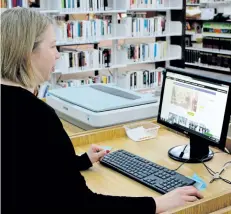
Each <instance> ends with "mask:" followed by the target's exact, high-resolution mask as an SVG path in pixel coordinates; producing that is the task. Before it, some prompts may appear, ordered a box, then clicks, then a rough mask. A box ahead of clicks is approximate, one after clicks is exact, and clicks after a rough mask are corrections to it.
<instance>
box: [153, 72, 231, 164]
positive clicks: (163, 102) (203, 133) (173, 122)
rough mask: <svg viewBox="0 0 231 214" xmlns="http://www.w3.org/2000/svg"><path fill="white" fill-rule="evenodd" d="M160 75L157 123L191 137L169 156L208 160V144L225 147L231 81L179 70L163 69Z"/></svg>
mask: <svg viewBox="0 0 231 214" xmlns="http://www.w3.org/2000/svg"><path fill="white" fill-rule="evenodd" d="M163 76H164V78H163V87H162V91H161V97H160V106H159V112H158V117H157V122H158V123H160V124H163V125H165V126H167V127H169V128H171V129H174V130H176V131H178V132H182V133H184V134H186V135H187V136H189V138H190V144H187V145H180V146H176V147H174V148H171V149H170V150H169V151H168V154H169V157H171V158H173V159H174V160H177V161H181V162H190V163H198V162H201V161H202V160H203V161H208V160H210V159H211V158H212V157H213V152H212V151H211V150H210V149H209V145H211V146H216V147H218V148H220V149H222V150H224V148H225V142H226V137H227V131H228V125H229V120H230V110H231V90H230V89H231V83H230V82H225V81H224V80H222V81H221V80H218V79H212V78H211V77H208V76H202V75H196V74H192V73H188V72H187V71H186V70H184V71H182V70H181V69H179V71H178V70H171V69H166V71H165V72H164V75H163ZM175 143H176V144H177V142H175Z"/></svg>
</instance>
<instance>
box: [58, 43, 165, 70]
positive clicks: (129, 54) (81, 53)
mask: <svg viewBox="0 0 231 214" xmlns="http://www.w3.org/2000/svg"><path fill="white" fill-rule="evenodd" d="M115 54H116V55H117V57H116V59H117V62H115V63H116V64H118V65H120V64H132V63H136V62H151V61H157V60H162V59H166V58H167V57H168V45H167V42H166V41H158V42H155V43H149V44H135V45H134V44H131V45H130V44H126V45H123V46H118V47H117V49H116V51H115ZM111 66H112V50H111V48H105V47H102V48H99V49H89V50H73V51H70V50H69V51H67V50H66V51H65V49H64V51H63V52H60V58H59V60H57V62H56V69H57V70H59V71H61V72H62V73H69V72H81V71H85V70H89V69H90V70H91V69H95V70H97V69H100V68H110V67H111Z"/></svg>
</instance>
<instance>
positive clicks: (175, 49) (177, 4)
mask: <svg viewBox="0 0 231 214" xmlns="http://www.w3.org/2000/svg"><path fill="white" fill-rule="evenodd" d="M111 1H112V8H111V10H107V11H102V10H100V11H97V10H96V11H86V10H84V11H79V10H78V11H77V10H75V9H69V10H67V9H61V8H60V5H59V6H58V8H57V7H55V6H54V5H50V7H47V8H43V9H55V10H58V11H59V13H58V14H60V15H62V14H75V13H77V14H87V13H88V14H110V15H111V16H112V26H113V29H112V35H111V36H109V37H104V38H100V37H99V38H96V37H94V38H90V39H88V40H82V41H80V40H76V39H75V40H68V41H66V40H64V41H58V42H57V45H71V44H73V45H80V44H93V43H99V42H102V41H111V42H112V65H111V66H110V67H106V68H104V67H96V68H88V69H83V70H77V69H75V68H70V69H68V71H65V72H62V71H60V70H57V71H56V72H55V73H54V75H52V82H53V83H55V82H56V80H57V78H59V77H60V75H62V76H63V77H64V76H65V75H70V74H80V73H81V75H82V74H83V73H86V75H89V72H94V71H95V70H97V71H99V72H100V71H103V70H108V69H110V71H112V74H113V82H114V83H115V84H116V82H117V73H118V72H120V71H119V69H120V68H123V69H129V68H130V67H134V66H136V65H143V64H155V63H156V62H163V61H166V62H167V61H170V60H177V59H181V58H182V49H181V47H180V46H177V45H170V44H169V47H168V54H167V57H165V58H163V59H156V60H148V61H138V62H129V61H124V60H119V59H120V57H119V58H118V55H120V54H121V53H118V52H117V45H118V41H119V40H125V41H127V40H129V41H130V44H132V42H133V40H142V41H145V40H149V39H153V40H154V41H155V39H156V38H161V37H166V41H168V42H169V41H170V37H171V36H181V35H182V23H181V22H174V21H171V19H170V16H171V11H172V10H179V9H182V8H183V1H182V0H175V1H170V0H165V1H164V5H162V6H161V7H154V8H150V7H142V8H131V7H130V0H123V1H122V0H111ZM56 6H57V5H56ZM148 11H149V12H150V11H154V12H155V11H156V12H158V11H165V12H166V17H167V20H166V30H165V32H163V33H162V34H153V35H147V36H145V35H141V36H132V35H131V34H130V33H129V34H126V28H127V26H126V25H120V26H119V25H118V23H117V16H118V13H126V14H134V13H137V12H148Z"/></svg>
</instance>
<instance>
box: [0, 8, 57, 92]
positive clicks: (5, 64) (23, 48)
mask: <svg viewBox="0 0 231 214" xmlns="http://www.w3.org/2000/svg"><path fill="white" fill-rule="evenodd" d="M50 24H53V20H52V19H51V18H50V17H48V16H46V15H42V14H40V13H38V12H36V11H34V10H32V9H27V8H20V7H17V8H13V9H9V10H6V11H4V12H3V13H2V14H1V78H3V79H5V80H9V81H12V82H14V83H18V84H20V85H22V86H24V87H27V88H33V87H36V86H37V85H38V84H39V82H40V81H41V74H39V72H37V71H35V70H33V69H32V64H31V58H30V56H31V53H32V52H33V51H34V50H36V48H38V46H39V44H40V42H41V41H42V39H43V38H42V36H43V33H44V32H45V31H46V29H47V27H48V26H49V25H50Z"/></svg>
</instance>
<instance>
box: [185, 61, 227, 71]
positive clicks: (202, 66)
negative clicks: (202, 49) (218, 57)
mask: <svg viewBox="0 0 231 214" xmlns="http://www.w3.org/2000/svg"><path fill="white" fill-rule="evenodd" d="M185 64H186V65H192V66H198V67H200V68H208V69H214V70H217V71H224V72H230V69H229V68H223V67H219V66H212V65H206V64H202V63H189V62H186V63H185Z"/></svg>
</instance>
